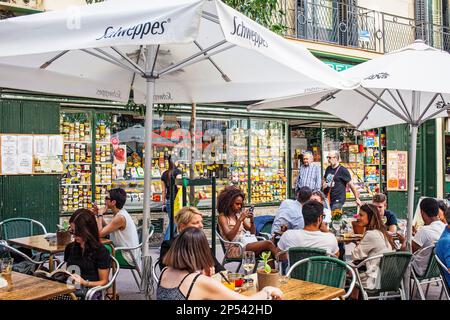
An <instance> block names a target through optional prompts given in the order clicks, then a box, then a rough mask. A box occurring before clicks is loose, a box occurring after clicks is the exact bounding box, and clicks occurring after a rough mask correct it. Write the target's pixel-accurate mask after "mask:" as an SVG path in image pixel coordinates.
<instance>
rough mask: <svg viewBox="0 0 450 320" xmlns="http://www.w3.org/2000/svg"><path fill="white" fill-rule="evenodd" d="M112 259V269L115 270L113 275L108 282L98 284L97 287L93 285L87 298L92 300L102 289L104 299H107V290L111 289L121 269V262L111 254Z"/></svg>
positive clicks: (87, 293)
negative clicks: (101, 284)
mask: <svg viewBox="0 0 450 320" xmlns="http://www.w3.org/2000/svg"><path fill="white" fill-rule="evenodd" d="M110 257H111V260H112V263H113V265H112V266H111V269H112V270H114V268H115V271H114V273H113V274H112V275H111V277H110V279H109V281H108V283H107V284H105V285H104V286H97V287H93V288H91V289H89V290H88V292H86V297H85V299H86V300H92V299H93V298H94V295H95V293H97V292H99V291H102V299H105V295H106V290H107V289H109V288H110V287H111V286H112V285H113V284H114V282H115V281H116V278H117V275H118V274H119V271H120V266H119V262H118V261H117V260H116V258H114V256H112V255H110Z"/></svg>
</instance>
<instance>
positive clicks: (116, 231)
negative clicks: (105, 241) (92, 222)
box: [92, 188, 141, 265]
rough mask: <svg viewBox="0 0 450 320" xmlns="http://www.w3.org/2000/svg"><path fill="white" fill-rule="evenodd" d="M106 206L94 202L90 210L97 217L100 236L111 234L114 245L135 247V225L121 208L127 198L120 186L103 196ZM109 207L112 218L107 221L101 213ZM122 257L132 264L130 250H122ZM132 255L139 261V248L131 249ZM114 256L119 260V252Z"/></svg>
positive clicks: (136, 234) (136, 236) (137, 241)
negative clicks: (101, 206) (98, 205)
mask: <svg viewBox="0 0 450 320" xmlns="http://www.w3.org/2000/svg"><path fill="white" fill-rule="evenodd" d="M105 200H106V201H105V204H106V206H105V207H103V208H99V207H97V205H96V204H94V207H93V210H92V212H93V213H94V214H95V217H96V218H97V226H98V231H99V235H100V237H101V238H103V237H106V236H107V235H110V236H111V240H112V242H113V243H114V246H115V247H136V246H138V245H139V237H138V233H137V230H136V225H135V224H134V221H133V219H132V218H131V216H130V214H129V213H128V212H127V210H125V209H124V208H123V206H124V205H125V202H126V200H127V193H126V192H125V190H123V189H122V188H115V189H111V190H109V191H108V192H107V195H106V197H105ZM108 209H110V210H111V211H112V214H113V218H112V219H111V221H110V222H109V223H106V222H105V221H104V220H103V215H104V214H105V213H106V211H107V210H108ZM122 256H123V259H124V260H125V261H126V262H127V263H128V264H130V265H134V262H133V258H132V256H131V252H130V251H123V252H122ZM133 256H134V258H135V259H136V262H138V263H140V261H141V250H139V249H137V250H134V251H133ZM116 258H117V259H118V260H119V262H120V261H121V255H120V252H118V253H117V255H116Z"/></svg>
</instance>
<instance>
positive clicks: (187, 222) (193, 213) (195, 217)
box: [159, 207, 226, 273]
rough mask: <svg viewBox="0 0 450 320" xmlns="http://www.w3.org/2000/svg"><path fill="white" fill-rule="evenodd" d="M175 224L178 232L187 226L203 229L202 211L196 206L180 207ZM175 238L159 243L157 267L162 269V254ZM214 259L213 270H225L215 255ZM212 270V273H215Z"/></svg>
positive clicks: (164, 253)
mask: <svg viewBox="0 0 450 320" xmlns="http://www.w3.org/2000/svg"><path fill="white" fill-rule="evenodd" d="M175 224H176V225H177V230H178V233H180V232H181V231H183V230H184V229H186V228H188V227H194V228H198V229H201V230H203V216H202V213H201V212H200V211H199V210H198V209H197V208H196V207H184V208H181V209H180V210H179V211H178V212H177V214H176V216H175ZM175 239H176V238H173V239H170V240H164V241H163V242H162V243H161V250H160V251H159V267H160V269H161V270H162V269H163V268H164V267H165V265H164V263H163V260H164V256H165V255H166V254H167V252H168V251H169V249H170V247H171V246H172V244H173V242H174V241H175ZM213 259H214V271H215V272H219V271H224V270H226V269H225V268H224V267H223V266H222V265H221V264H220V262H219V261H217V259H216V258H215V257H213ZM215 272H214V273H215Z"/></svg>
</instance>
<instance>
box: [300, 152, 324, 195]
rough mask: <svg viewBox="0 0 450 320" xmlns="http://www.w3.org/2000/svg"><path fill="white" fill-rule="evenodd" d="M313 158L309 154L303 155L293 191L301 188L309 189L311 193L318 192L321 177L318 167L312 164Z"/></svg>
mask: <svg viewBox="0 0 450 320" xmlns="http://www.w3.org/2000/svg"><path fill="white" fill-rule="evenodd" d="M313 161H314V157H313V155H312V153H311V152H305V153H304V154H303V165H302V166H301V167H300V168H299V170H298V177H297V181H296V183H295V190H296V191H298V190H299V189H300V188H301V187H305V186H306V187H309V188H311V190H312V191H316V190H320V188H321V186H322V175H321V173H320V167H319V166H318V165H315V164H314V163H313Z"/></svg>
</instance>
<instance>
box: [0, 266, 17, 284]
mask: <svg viewBox="0 0 450 320" xmlns="http://www.w3.org/2000/svg"><path fill="white" fill-rule="evenodd" d="M13 261H14V259H12V258H3V259H0V277H2V278H3V279H5V280H6V282H7V283H8V288H7V290H11V289H12V267H13Z"/></svg>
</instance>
